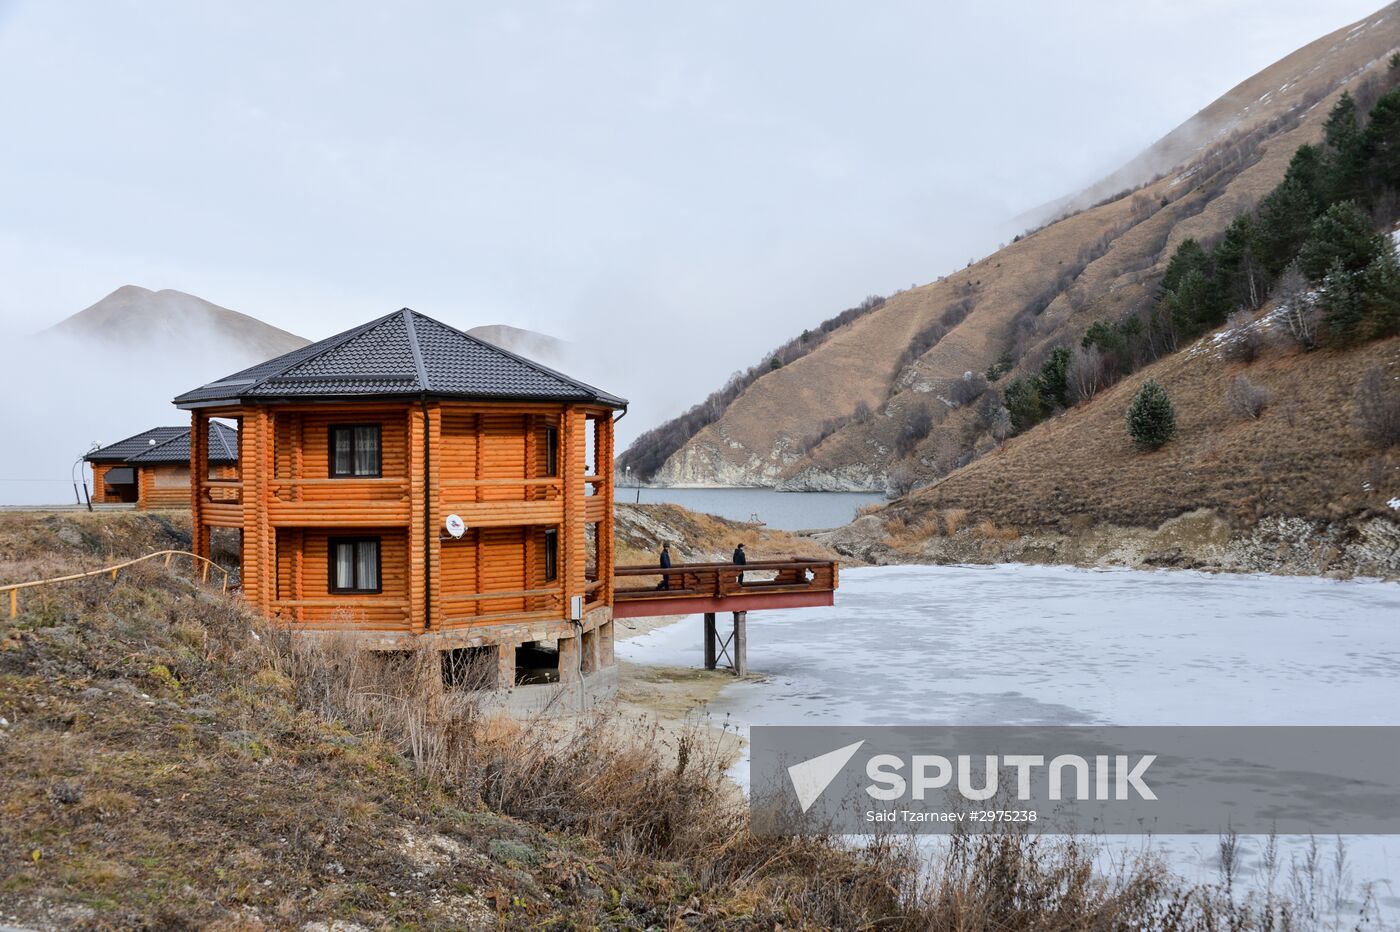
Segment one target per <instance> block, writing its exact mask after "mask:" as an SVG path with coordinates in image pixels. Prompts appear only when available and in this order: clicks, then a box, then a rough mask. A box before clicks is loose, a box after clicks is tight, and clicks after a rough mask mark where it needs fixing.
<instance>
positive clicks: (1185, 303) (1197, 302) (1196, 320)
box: [1166, 269, 1225, 340]
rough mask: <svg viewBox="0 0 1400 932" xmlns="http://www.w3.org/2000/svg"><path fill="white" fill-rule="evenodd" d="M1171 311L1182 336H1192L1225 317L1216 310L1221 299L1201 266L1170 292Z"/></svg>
mask: <svg viewBox="0 0 1400 932" xmlns="http://www.w3.org/2000/svg"><path fill="white" fill-rule="evenodd" d="M1166 301H1167V307H1168V308H1169V309H1170V311H1171V319H1172V326H1173V327H1175V328H1176V332H1177V335H1178V336H1179V337H1180V338H1182V339H1187V340H1189V339H1192V338H1194V337H1196V336H1198V335H1199V334H1201V333H1203V332H1204V331H1205V330H1207V329H1208V328H1210V327H1211V326H1213V325H1214V324H1217V323H1219V322H1220V320H1223V319H1224V317H1225V315H1224V314H1223V313H1216V311H1217V307H1216V305H1217V299H1216V297H1215V295H1214V294H1212V288H1211V283H1210V279H1208V278H1206V276H1205V273H1203V272H1202V271H1201V270H1199V269H1192V270H1191V271H1189V272H1187V273H1186V274H1185V275H1184V276H1183V277H1182V279H1181V283H1180V284H1179V285H1177V287H1176V290H1175V291H1170V292H1168V293H1167V296H1166Z"/></svg>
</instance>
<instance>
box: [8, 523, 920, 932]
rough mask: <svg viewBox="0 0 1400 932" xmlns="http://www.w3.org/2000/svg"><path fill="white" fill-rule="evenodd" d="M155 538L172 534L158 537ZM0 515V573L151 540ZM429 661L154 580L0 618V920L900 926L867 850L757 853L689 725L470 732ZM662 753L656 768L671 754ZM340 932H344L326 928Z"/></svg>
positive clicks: (904, 895) (99, 924) (91, 526)
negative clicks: (323, 639)
mask: <svg viewBox="0 0 1400 932" xmlns="http://www.w3.org/2000/svg"><path fill="white" fill-rule="evenodd" d="M175 533H176V535H178V533H179V530H178V528H177V529H176V531H175ZM169 534H170V530H169V528H168V527H167V526H165V525H164V524H163V523H162V522H160V521H159V520H157V519H155V518H153V517H150V516H145V515H120V516H116V515H95V516H87V515H82V516H74V517H72V518H70V517H68V516H61V517H53V518H45V517H42V516H33V515H6V516H0V567H3V571H4V575H5V576H6V577H9V578H16V577H25V576H28V575H29V574H30V571H31V570H33V569H35V568H39V567H44V568H47V569H49V570H62V569H69V570H73V569H78V568H82V567H87V566H92V565H94V564H100V563H101V561H103V560H106V559H109V558H110V557H113V556H118V557H120V556H129V555H133V554H135V553H136V552H139V551H142V550H144V549H145V548H147V547H148V546H150V545H151V544H165V543H167V542H168V535H169ZM437 667H438V665H437V658H436V657H435V656H434V655H431V654H428V655H424V656H417V655H407V656H398V657H395V658H378V659H376V657H374V656H372V655H368V654H364V653H359V652H356V651H354V650H353V649H352V648H350V647H348V646H346V645H343V644H334V643H331V644H324V643H323V644H322V645H321V646H319V647H318V646H315V645H312V644H310V643H307V642H293V641H292V640H290V639H289V638H287V637H286V636H285V634H283V633H281V632H279V631H278V630H276V629H273V628H270V627H268V626H267V625H266V624H265V623H263V622H262V621H261V620H259V619H257V618H254V617H253V616H251V615H250V614H249V613H248V612H246V611H245V610H244V609H243V608H242V607H241V604H240V603H239V602H238V601H237V600H236V599H232V598H224V597H222V596H220V595H218V594H217V593H216V592H214V591H211V590H207V589H203V588H201V587H199V586H198V585H195V584H194V583H193V582H191V581H190V580H187V579H186V578H184V577H183V576H182V575H180V574H179V573H177V572H172V571H170V570H168V569H166V568H164V567H161V566H154V567H148V568H146V569H143V570H139V571H133V572H129V573H123V574H122V576H121V577H120V578H119V579H117V580H115V581H113V580H111V579H110V578H107V577H105V576H104V577H99V578H96V579H92V580H88V581H86V582H81V583H70V584H64V585H61V586H58V587H53V588H48V589H44V590H42V591H41V592H36V593H34V594H30V595H27V597H26V599H25V600H24V602H23V610H22V612H21V614H20V617H19V618H18V620H17V622H14V623H10V622H8V621H6V622H0V786H4V788H5V793H4V799H3V801H0V852H3V857H0V922H10V923H18V924H21V925H24V926H29V927H37V928H45V929H50V928H51V929H73V928H138V927H139V928H148V927H149V928H185V927H195V926H198V927H211V928H213V927H217V928H242V929H255V928H300V927H302V926H303V925H304V924H305V923H308V922H327V921H330V920H333V919H338V920H343V921H346V922H355V923H358V924H359V926H358V927H366V928H371V927H372V928H380V927H392V928H406V927H408V928H522V927H532V928H533V927H538V928H574V927H584V928H667V927H674V926H676V925H678V924H679V925H691V926H694V925H699V926H702V927H712V928H719V927H722V926H739V927H760V928H772V927H775V926H777V925H785V926H790V927H799V926H802V925H803V924H804V923H806V924H810V925H812V926H814V927H834V926H841V927H855V926H864V925H868V924H870V923H872V922H874V921H876V920H881V921H883V922H885V923H887V924H888V925H890V926H891V927H904V926H908V925H910V924H912V923H913V917H915V916H917V915H918V911H919V909H920V906H919V904H918V902H917V899H916V897H915V890H916V888H915V887H914V886H912V885H911V884H910V878H909V877H908V875H907V874H906V873H904V872H903V867H902V865H903V864H904V862H903V861H902V860H901V859H902V857H903V856H902V855H900V854H898V853H897V852H896V851H894V850H893V849H891V848H888V847H884V848H882V847H875V848H871V849H869V850H867V851H865V852H863V853H862V852H859V851H847V850H843V849H841V848H840V847H838V846H837V845H835V844H833V843H830V842H827V841H823V840H806V841H804V840H793V841H784V840H780V839H769V840H764V839H756V838H752V837H750V836H748V835H747V833H746V832H745V830H744V825H745V820H746V814H745V812H744V811H743V809H742V808H740V807H739V806H738V805H737V804H736V803H735V801H734V798H733V794H732V792H730V790H729V788H728V786H727V783H726V781H727V778H726V777H725V776H724V773H723V767H722V765H721V764H720V762H719V759H718V758H717V757H716V756H715V755H714V754H713V753H711V748H710V746H709V745H707V744H706V743H705V742H704V741H702V740H700V738H699V734H700V733H699V731H696V732H695V733H694V734H693V735H683V736H682V737H681V738H680V739H679V740H680V742H681V743H682V744H683V745H684V746H683V747H672V748H665V749H661V748H658V747H656V746H655V745H654V743H653V742H654V740H656V735H655V732H652V731H649V730H647V729H646V728H641V729H640V730H638V726H637V723H635V722H621V721H615V720H611V719H608V718H606V717H604V718H600V719H590V720H583V721H577V720H571V721H564V722H553V723H547V724H535V725H531V724H520V723H515V722H510V721H505V720H497V719H487V718H484V717H483V716H481V715H480V714H478V712H477V711H476V709H475V707H474V705H473V703H471V702H470V701H469V699H468V698H467V696H466V695H465V694H462V693H450V692H445V691H444V690H442V688H441V678H440V674H439V671H438V668H437ZM676 761H679V763H675V762H676ZM346 928H348V927H346Z"/></svg>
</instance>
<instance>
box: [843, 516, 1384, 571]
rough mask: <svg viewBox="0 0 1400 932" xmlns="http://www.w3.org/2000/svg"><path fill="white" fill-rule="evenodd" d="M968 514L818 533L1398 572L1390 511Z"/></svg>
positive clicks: (1212, 565)
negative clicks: (1043, 517) (1067, 524)
mask: <svg viewBox="0 0 1400 932" xmlns="http://www.w3.org/2000/svg"><path fill="white" fill-rule="evenodd" d="M967 519H968V513H967V512H966V511H963V510H960V509H953V510H951V511H949V512H946V513H943V514H939V515H936V516H930V517H928V518H926V519H925V520H924V521H921V522H916V523H914V524H910V525H903V524H899V523H898V522H897V523H896V526H895V527H894V528H891V527H889V526H888V525H886V524H885V523H884V522H882V520H881V519H880V517H878V516H876V515H866V516H865V517H863V518H859V519H857V520H856V521H855V522H853V523H851V524H849V525H847V526H846V527H844V528H839V529H837V530H835V531H830V532H827V533H825V534H823V535H821V537H822V540H823V541H824V542H825V543H827V544H829V545H831V546H832V547H833V548H835V549H836V550H838V551H839V552H841V553H842V554H849V555H851V556H852V557H855V558H858V559H861V560H865V561H867V562H870V563H876V564H888V563H935V564H939V563H1047V564H1066V565H1071V566H1122V567H1128V568H1131V569H1163V568H1170V569H1197V570H1214V571H1221V572H1236V573H1278V574H1281V575H1305V576H1324V575H1325V576H1335V577H1339V578H1349V577H1353V576H1367V577H1379V578H1382V579H1400V523H1397V522H1396V521H1394V520H1391V519H1389V518H1386V517H1383V516H1374V517H1368V518H1354V519H1346V520H1339V521H1323V520H1310V519H1307V518H1298V517H1267V518H1263V519H1261V520H1260V521H1258V522H1257V523H1255V524H1254V525H1253V526H1252V527H1249V528H1246V529H1239V528H1235V527H1232V526H1231V524H1230V522H1228V521H1226V520H1225V519H1224V518H1223V517H1221V515H1220V514H1218V513H1217V512H1215V511H1212V510H1210V509H1205V508H1202V509H1197V510H1194V511H1190V512H1187V513H1186V514H1183V515H1179V516H1177V517H1175V518H1171V519H1169V520H1167V521H1164V522H1162V523H1161V524H1159V525H1156V526H1153V527H1124V526H1120V525H1114V524H1097V525H1090V526H1085V527H1081V528H1079V529H1069V530H1065V531H1060V530H1054V529H1047V528H1042V529H1035V530H1029V531H1024V532H1022V531H1018V530H1017V529H1015V528H1012V527H1007V526H998V525H996V524H994V523H992V522H990V521H982V522H979V523H975V524H971V525H968V524H966V523H964V522H966V521H967Z"/></svg>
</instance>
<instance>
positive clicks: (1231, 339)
mask: <svg viewBox="0 0 1400 932" xmlns="http://www.w3.org/2000/svg"><path fill="white" fill-rule="evenodd" d="M1225 326H1226V327H1227V328H1228V330H1227V331H1226V337H1225V345H1224V347H1222V349H1221V352H1222V354H1223V355H1224V356H1225V358H1226V359H1228V360H1230V361H1231V362H1244V363H1249V362H1254V360H1256V359H1258V358H1259V353H1260V352H1261V351H1262V350H1263V349H1264V334H1263V331H1262V330H1261V329H1260V328H1259V327H1256V326H1255V325H1254V315H1252V314H1250V313H1249V312H1248V311H1236V312H1235V313H1233V314H1231V315H1230V317H1229V319H1228V320H1227V321H1226V322H1225Z"/></svg>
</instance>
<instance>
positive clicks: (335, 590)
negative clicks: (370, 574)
mask: <svg viewBox="0 0 1400 932" xmlns="http://www.w3.org/2000/svg"><path fill="white" fill-rule="evenodd" d="M367 543H373V544H374V578H375V583H376V586H375V588H373V589H361V588H359V587H358V586H357V587H355V588H351V589H342V588H341V587H339V586H337V585H336V583H335V552H336V549H337V548H338V547H339V546H340V545H341V544H350V545H351V546H353V547H354V548H355V559H354V560H353V561H352V562H351V567H352V573H353V574H354V575H355V577H356V580H355V581H356V582H357V583H358V582H359V575H360V545H361V544H367ZM326 568H327V569H326V574H327V578H326V591H327V592H329V593H331V594H332V595H378V594H379V593H381V592H383V591H384V538H382V537H374V536H372V535H359V536H356V537H343V536H342V537H328V538H326Z"/></svg>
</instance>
